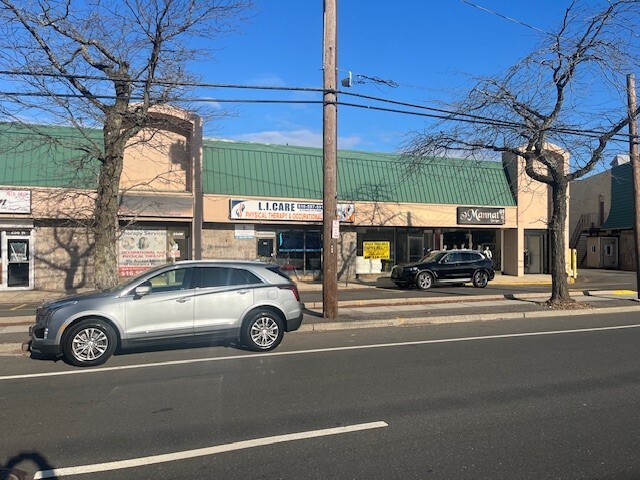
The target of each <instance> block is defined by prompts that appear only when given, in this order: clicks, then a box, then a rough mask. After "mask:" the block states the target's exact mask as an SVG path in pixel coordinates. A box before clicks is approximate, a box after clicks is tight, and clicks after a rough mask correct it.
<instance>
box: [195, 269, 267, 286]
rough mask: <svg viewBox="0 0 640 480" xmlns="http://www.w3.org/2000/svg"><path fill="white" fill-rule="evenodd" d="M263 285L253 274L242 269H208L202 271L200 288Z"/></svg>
mask: <svg viewBox="0 0 640 480" xmlns="http://www.w3.org/2000/svg"><path fill="white" fill-rule="evenodd" d="M257 283H262V280H260V279H259V278H258V277H257V276H255V275H254V274H253V273H251V272H249V271H247V270H243V269H240V268H227V267H207V268H201V269H200V286H201V287H202V288H206V287H226V286H229V285H255V284H257Z"/></svg>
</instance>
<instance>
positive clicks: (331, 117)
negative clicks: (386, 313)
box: [322, 0, 339, 318]
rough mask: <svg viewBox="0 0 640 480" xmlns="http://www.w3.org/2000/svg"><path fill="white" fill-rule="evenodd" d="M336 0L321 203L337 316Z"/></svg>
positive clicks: (330, 313) (327, 59)
mask: <svg viewBox="0 0 640 480" xmlns="http://www.w3.org/2000/svg"><path fill="white" fill-rule="evenodd" d="M336 2H337V0H324V38H323V43H322V45H323V52H322V53H323V58H322V67H323V72H324V83H323V116H322V133H323V145H322V146H323V167H324V176H323V185H324V188H323V198H322V202H323V206H322V256H323V260H322V312H323V316H324V318H336V317H337V316H338V236H339V232H338V225H339V224H338V223H337V222H338V219H337V210H338V208H337V207H338V205H337V196H338V189H337V183H338V181H337V173H338V105H337V98H336V88H337V84H338V72H337V68H336V67H337V62H338V59H337V57H338V55H337V52H336V43H337V41H336V40H337V30H338V29H337V7H336Z"/></svg>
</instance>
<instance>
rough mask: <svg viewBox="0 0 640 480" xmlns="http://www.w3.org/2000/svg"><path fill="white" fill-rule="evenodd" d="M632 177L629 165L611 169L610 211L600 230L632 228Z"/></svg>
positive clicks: (625, 164) (633, 207)
mask: <svg viewBox="0 0 640 480" xmlns="http://www.w3.org/2000/svg"><path fill="white" fill-rule="evenodd" d="M632 179H633V176H632V170H631V163H623V164H622V165H616V166H615V167H613V168H612V169H611V210H610V211H609V216H608V217H607V220H606V221H605V222H604V224H603V225H602V228H604V229H608V230H613V229H619V228H622V229H624V228H633V211H634V209H635V206H634V201H633V181H632Z"/></svg>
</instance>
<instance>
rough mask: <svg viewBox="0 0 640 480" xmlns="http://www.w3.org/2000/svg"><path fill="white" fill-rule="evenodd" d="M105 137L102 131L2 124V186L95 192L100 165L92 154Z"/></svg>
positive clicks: (0, 151) (0, 133) (0, 178)
mask: <svg viewBox="0 0 640 480" xmlns="http://www.w3.org/2000/svg"><path fill="white" fill-rule="evenodd" d="M101 135H102V133H101V132H100V131H99V130H84V131H83V132H82V133H81V132H80V131H79V130H77V129H75V128H70V127H56V126H39V125H25V126H21V125H17V124H9V123H5V124H0V184H2V185H11V186H25V187H27V186H31V187H75V188H95V185H96V184H97V178H98V177H97V172H98V166H99V165H98V162H97V161H96V160H95V159H93V158H92V157H91V155H90V153H88V152H89V151H91V148H92V147H94V148H95V146H96V145H98V146H99V145H100V142H101V139H100V136H101ZM94 142H95V143H94Z"/></svg>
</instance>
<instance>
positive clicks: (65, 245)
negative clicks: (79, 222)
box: [33, 225, 93, 291]
mask: <svg viewBox="0 0 640 480" xmlns="http://www.w3.org/2000/svg"><path fill="white" fill-rule="evenodd" d="M34 238H35V242H34V244H35V246H34V250H35V251H34V252H33V256H34V266H35V271H34V277H35V278H34V284H35V285H34V286H35V289H36V290H67V291H72V290H75V289H79V288H91V287H93V236H92V235H91V233H90V232H89V231H88V229H86V228H82V227H66V226H45V225H41V226H36V228H35V232H34Z"/></svg>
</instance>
